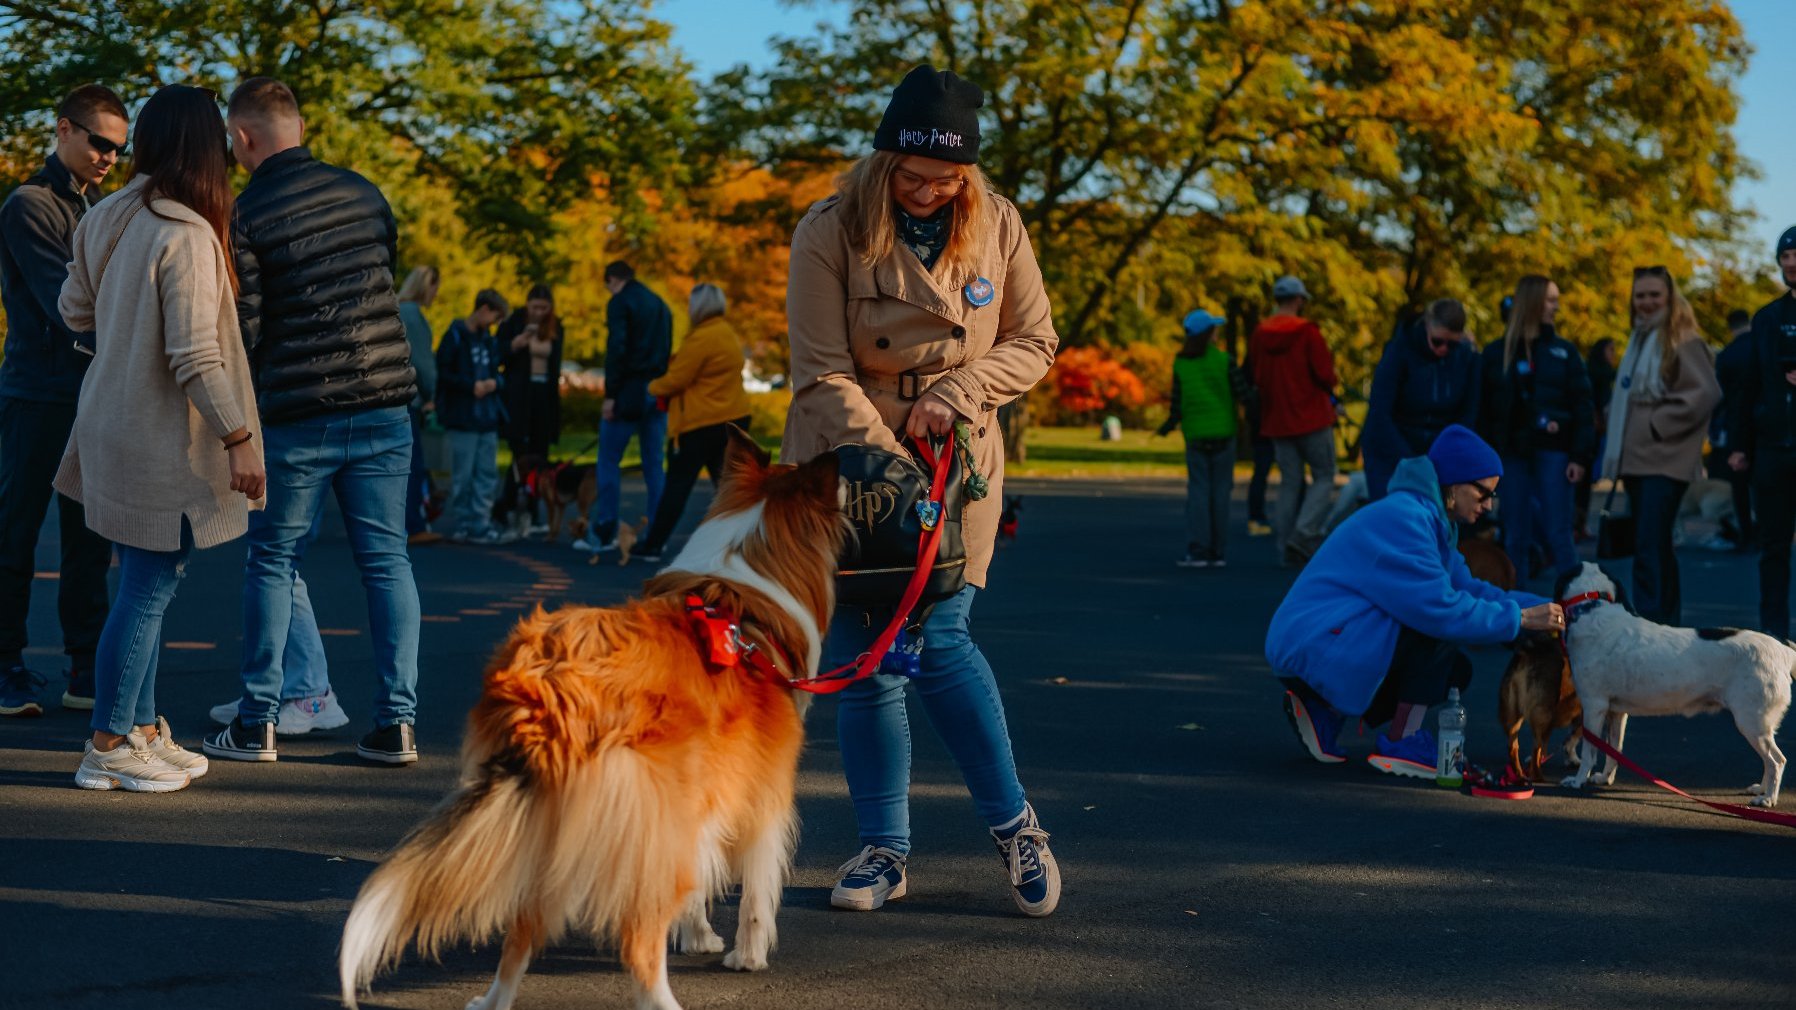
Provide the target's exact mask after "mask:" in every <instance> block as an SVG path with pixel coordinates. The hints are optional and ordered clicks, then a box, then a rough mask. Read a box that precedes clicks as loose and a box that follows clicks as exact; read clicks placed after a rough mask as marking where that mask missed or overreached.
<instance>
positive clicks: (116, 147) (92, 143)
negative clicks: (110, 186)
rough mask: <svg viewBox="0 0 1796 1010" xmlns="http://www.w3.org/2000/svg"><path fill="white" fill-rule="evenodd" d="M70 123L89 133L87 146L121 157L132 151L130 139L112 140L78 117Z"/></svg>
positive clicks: (102, 152)
mask: <svg viewBox="0 0 1796 1010" xmlns="http://www.w3.org/2000/svg"><path fill="white" fill-rule="evenodd" d="M69 125H70V126H73V127H75V128H76V129H78V130H80V131H82V132H83V133H85V134H87V146H89V147H91V148H93V149H94V150H96V151H98V152H100V153H101V154H117V155H118V156H119V157H120V158H124V157H126V156H127V155H129V154H130V153H131V142H130V141H126V142H125V143H123V144H116V143H113V142H112V140H110V139H109V138H107V137H104V136H102V135H100V134H99V133H97V132H95V130H94V128H93V127H91V126H88V125H87V124H86V123H83V122H81V121H80V120H78V119H70V120H69Z"/></svg>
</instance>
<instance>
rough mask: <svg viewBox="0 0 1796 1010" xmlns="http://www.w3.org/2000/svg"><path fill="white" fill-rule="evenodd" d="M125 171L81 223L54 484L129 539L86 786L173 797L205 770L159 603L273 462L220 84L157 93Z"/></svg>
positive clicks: (246, 501)
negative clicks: (67, 399) (259, 397)
mask: <svg viewBox="0 0 1796 1010" xmlns="http://www.w3.org/2000/svg"><path fill="white" fill-rule="evenodd" d="M132 141H133V146H135V147H136V149H137V160H136V162H135V163H134V164H133V165H132V172H131V181H130V183H129V184H128V185H127V186H125V188H123V189H121V190H120V191H119V192H117V193H115V194H113V195H112V196H110V197H108V198H107V199H105V200H102V201H101V202H100V203H99V205H98V206H96V207H95V208H94V209H93V210H92V211H90V212H89V213H88V215H87V216H86V217H85V218H84V219H83V220H82V222H81V226H80V227H79V228H77V229H76V231H75V240H74V262H73V263H71V264H70V265H69V279H68V281H67V282H66V283H65V284H64V285H63V288H62V299H61V306H60V307H61V310H62V315H63V318H64V319H65V320H66V321H67V322H68V324H69V326H70V327H71V328H73V329H77V330H93V331H94V333H95V349H94V360H93V364H92V365H91V366H90V367H89V368H88V370H87V376H86V378H85V379H84V380H83V381H82V383H81V396H80V400H79V402H78V404H77V407H76V412H75V429H74V433H73V435H71V436H70V438H69V445H68V449H67V450H66V452H65V454H64V456H63V460H62V468H61V471H60V472H59V473H58V474H57V475H56V489H57V490H58V491H61V492H62V493H63V494H66V495H68V496H69V497H71V498H74V499H76V500H78V501H80V502H81V503H82V505H83V506H85V508H86V512H87V525H88V526H89V527H90V528H91V529H93V531H94V532H96V533H99V534H100V535H101V536H104V537H106V538H107V539H108V540H111V541H113V542H114V543H116V544H117V545H118V554H119V593H118V600H117V602H115V603H114V604H113V607H112V613H111V615H110V616H109V617H108V618H107V620H106V628H105V630H104V631H103V632H102V633H101V635H100V649H99V653H98V655H97V656H96V657H95V670H94V674H95V682H94V688H95V690H94V715H93V724H92V726H93V739H92V741H90V742H89V744H88V746H87V751H86V754H85V755H84V756H83V758H82V760H81V766H80V768H79V769H78V770H77V771H76V772H75V783H76V784H77V785H79V786H81V787H82V788H83V789H118V788H123V789H127V790H130V791H133V792H173V791H174V790H177V789H182V788H185V787H186V786H187V784H188V783H189V782H190V781H191V780H193V779H195V778H198V777H200V776H201V775H204V774H205V773H206V759H205V757H203V756H201V755H199V754H195V753H193V752H191V751H188V750H185V749H184V748H182V747H181V746H180V745H179V744H177V743H175V742H174V740H173V739H171V738H170V733H169V728H168V721H167V720H166V719H163V718H162V717H160V716H158V715H157V714H156V693H155V688H156V665H157V653H158V651H159V650H160V648H161V642H162V615H163V612H164V611H165V610H166V609H167V607H168V604H169V601H170V600H172V599H173V598H174V595H175V586H176V585H177V584H178V583H179V582H180V579H181V574H182V570H183V567H184V565H185V563H186V559H187V554H188V552H189V551H191V550H193V549H194V548H200V549H202V550H203V549H205V548H207V547H212V546H215V545H217V544H221V543H224V542H225V541H228V540H233V539H236V538H237V537H240V536H242V535H243V533H244V531H245V529H246V528H247V526H248V519H249V514H248V509H249V508H251V507H255V508H259V507H261V499H262V487H263V482H264V475H263V470H262V451H261V446H260V443H259V442H258V441H257V434H258V432H259V430H260V426H259V424H258V422H257V419H256V405H255V391H254V389H253V388H252V387H251V385H250V373H249V362H248V360H247V359H246V357H245V355H244V350H243V340H242V338H241V337H240V336H239V334H238V330H237V310H236V304H235V299H234V297H233V295H234V291H235V287H236V278H235V277H234V276H233V274H232V272H231V266H230V258H229V257H227V256H226V255H225V246H226V243H227V242H228V240H229V239H228V236H229V227H230V220H231V187H230V180H229V175H228V167H227V164H226V161H225V157H226V155H225V131H224V121H223V119H222V118H221V117H220V116H219V113H218V107H217V105H216V104H215V101H214V99H213V98H212V93H211V92H209V91H202V90H200V89H198V88H189V87H184V86H180V85H176V86H171V87H167V88H163V89H162V90H161V91H158V92H157V93H156V94H155V96H154V97H152V98H151V99H150V100H149V102H147V103H146V104H145V105H144V107H143V111H142V112H141V113H139V115H138V119H137V127H136V132H135V134H134V136H133V138H132Z"/></svg>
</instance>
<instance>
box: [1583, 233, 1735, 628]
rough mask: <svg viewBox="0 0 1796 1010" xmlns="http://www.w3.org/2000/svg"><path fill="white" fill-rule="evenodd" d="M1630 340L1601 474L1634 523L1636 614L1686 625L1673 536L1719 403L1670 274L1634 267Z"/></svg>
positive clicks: (1690, 316)
mask: <svg viewBox="0 0 1796 1010" xmlns="http://www.w3.org/2000/svg"><path fill="white" fill-rule="evenodd" d="M1628 316H1629V320H1630V322H1631V323H1632V329H1633V332H1632V333H1631V334H1630V336H1629V338H1628V349H1627V353H1626V354H1624V355H1623V356H1622V359H1621V367H1620V368H1618V369H1617V370H1616V374H1615V395H1614V396H1613V397H1612V398H1611V399H1610V401H1609V425H1608V431H1609V438H1608V440H1607V442H1606V443H1605V444H1604V451H1603V470H1602V472H1603V473H1605V474H1609V475H1611V476H1613V477H1615V478H1618V479H1620V480H1621V481H1622V483H1623V485H1624V486H1626V488H1627V490H1628V504H1629V508H1630V510H1631V513H1632V514H1633V516H1634V599H1633V602H1634V607H1635V609H1636V610H1637V611H1638V612H1639V614H1640V616H1642V617H1645V618H1647V619H1649V620H1653V621H1658V622H1660V623H1661V624H1681V623H1683V622H1682V618H1683V599H1682V596H1681V594H1680V592H1679V585H1678V559H1677V553H1676V552H1675V551H1674V550H1673V549H1672V543H1671V535H1672V529H1673V527H1675V526H1676V525H1677V514H1678V504H1679V503H1680V502H1681V501H1683V498H1684V491H1685V490H1687V489H1688V488H1689V486H1690V481H1691V480H1692V479H1693V478H1694V477H1695V476H1696V475H1697V473H1698V471H1699V470H1700V469H1701V467H1702V446H1703V440H1704V439H1705V438H1706V437H1707V435H1708V427H1709V417H1710V416H1711V415H1712V414H1714V413H1715V408H1716V407H1717V406H1719V405H1720V403H1721V384H1720V383H1719V382H1718V381H1716V379H1715V361H1714V358H1713V357H1712V356H1711V355H1710V354H1709V347H1708V345H1707V344H1705V343H1703V339H1702V333H1701V331H1700V330H1698V329H1697V325H1696V312H1695V310H1694V309H1692V308H1691V307H1690V303H1689V302H1688V301H1687V300H1685V298H1684V296H1683V295H1682V294H1680V293H1679V292H1678V287H1677V281H1676V280H1674V279H1673V278H1672V276H1671V271H1669V270H1667V269H1666V268H1665V267H1662V266H1650V267H1636V268H1635V270H1634V287H1633V291H1632V294H1631V296H1630V298H1629V302H1628Z"/></svg>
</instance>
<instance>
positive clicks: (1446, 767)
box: [1434, 687, 1465, 789]
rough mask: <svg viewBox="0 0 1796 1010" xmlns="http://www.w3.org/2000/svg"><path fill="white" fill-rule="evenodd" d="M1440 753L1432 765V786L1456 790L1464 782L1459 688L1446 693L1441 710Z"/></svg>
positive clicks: (1463, 724)
mask: <svg viewBox="0 0 1796 1010" xmlns="http://www.w3.org/2000/svg"><path fill="white" fill-rule="evenodd" d="M1439 740H1440V753H1439V755H1438V756H1437V757H1436V760H1435V765H1434V784H1435V785H1437V786H1443V787H1445V788H1448V789H1458V788H1459V786H1460V784H1461V783H1462V782H1464V781H1465V777H1464V768H1465V707H1464V706H1463V705H1461V704H1460V703H1459V688H1457V687H1455V688H1452V689H1451V690H1449V691H1448V692H1447V704H1446V705H1445V706H1443V707H1442V708H1441V732H1440V737H1439Z"/></svg>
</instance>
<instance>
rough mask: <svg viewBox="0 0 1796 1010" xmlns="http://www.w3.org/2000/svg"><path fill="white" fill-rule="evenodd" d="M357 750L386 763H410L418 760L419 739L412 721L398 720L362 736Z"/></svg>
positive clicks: (367, 757) (369, 758) (371, 758)
mask: <svg viewBox="0 0 1796 1010" xmlns="http://www.w3.org/2000/svg"><path fill="white" fill-rule="evenodd" d="M355 752H356V753H357V754H360V755H361V756H362V757H364V758H366V759H367V760H369V761H378V762H380V763H381V764H384V765H409V764H411V763H412V762H414V761H416V760H418V740H417V737H416V735H415V734H414V732H413V730H412V724H411V723H409V722H396V723H394V724H393V725H391V726H382V727H380V728H378V729H376V730H375V731H374V732H372V733H370V734H368V735H367V736H365V737H362V742H361V743H359V744H356V745H355Z"/></svg>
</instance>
